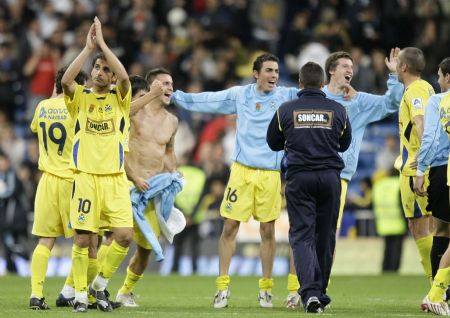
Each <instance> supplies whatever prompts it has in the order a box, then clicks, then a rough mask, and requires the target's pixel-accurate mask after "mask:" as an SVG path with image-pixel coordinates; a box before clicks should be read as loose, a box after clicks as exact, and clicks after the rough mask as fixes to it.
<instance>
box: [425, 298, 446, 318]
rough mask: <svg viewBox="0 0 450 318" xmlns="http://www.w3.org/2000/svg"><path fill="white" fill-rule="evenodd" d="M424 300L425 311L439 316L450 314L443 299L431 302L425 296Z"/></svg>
mask: <svg viewBox="0 0 450 318" xmlns="http://www.w3.org/2000/svg"><path fill="white" fill-rule="evenodd" d="M424 300H425V305H426V306H427V312H430V311H431V312H432V313H433V314H435V315H439V316H450V310H449V308H448V305H447V303H446V302H445V301H442V302H440V303H432V302H431V301H430V299H429V298H428V296H426V297H425V299H424ZM422 305H423V304H422Z"/></svg>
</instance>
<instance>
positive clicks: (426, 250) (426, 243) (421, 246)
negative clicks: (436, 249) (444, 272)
mask: <svg viewBox="0 0 450 318" xmlns="http://www.w3.org/2000/svg"><path fill="white" fill-rule="evenodd" d="M432 244H433V236H432V235H428V236H425V237H422V238H420V239H418V240H416V245H417V249H418V250H419V255H420V262H421V263H422V267H423V270H424V272H425V275H426V276H427V277H428V278H429V279H430V281H431V258H430V253H431V245H432Z"/></svg>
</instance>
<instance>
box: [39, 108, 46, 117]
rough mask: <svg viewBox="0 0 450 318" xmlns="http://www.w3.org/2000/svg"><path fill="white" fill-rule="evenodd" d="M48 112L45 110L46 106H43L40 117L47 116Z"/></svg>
mask: <svg viewBox="0 0 450 318" xmlns="http://www.w3.org/2000/svg"><path fill="white" fill-rule="evenodd" d="M46 117H47V112H46V111H45V108H41V111H40V112H39V118H46Z"/></svg>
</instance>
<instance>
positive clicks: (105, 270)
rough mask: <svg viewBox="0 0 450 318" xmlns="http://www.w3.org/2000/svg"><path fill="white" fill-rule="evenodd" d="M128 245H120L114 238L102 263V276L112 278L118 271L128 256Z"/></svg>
mask: <svg viewBox="0 0 450 318" xmlns="http://www.w3.org/2000/svg"><path fill="white" fill-rule="evenodd" d="M127 253H128V247H123V246H120V245H119V243H117V242H116V240H114V241H113V242H112V243H111V246H110V247H109V249H108V252H107V253H106V256H105V260H104V261H103V262H102V264H101V265H100V276H102V277H103V278H106V279H110V278H111V277H112V275H113V274H114V273H115V272H116V270H117V268H118V267H119V265H120V263H122V261H123V259H124V258H125V257H126V256H127Z"/></svg>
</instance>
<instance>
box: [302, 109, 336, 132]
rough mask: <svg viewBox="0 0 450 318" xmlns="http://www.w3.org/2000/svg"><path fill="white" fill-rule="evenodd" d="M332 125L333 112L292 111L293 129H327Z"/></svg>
mask: <svg viewBox="0 0 450 318" xmlns="http://www.w3.org/2000/svg"><path fill="white" fill-rule="evenodd" d="M332 125H333V112H332V111H327V110H296V111H294V127H295V128H327V129H331V126H332Z"/></svg>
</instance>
